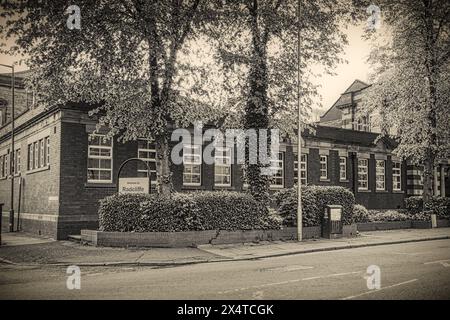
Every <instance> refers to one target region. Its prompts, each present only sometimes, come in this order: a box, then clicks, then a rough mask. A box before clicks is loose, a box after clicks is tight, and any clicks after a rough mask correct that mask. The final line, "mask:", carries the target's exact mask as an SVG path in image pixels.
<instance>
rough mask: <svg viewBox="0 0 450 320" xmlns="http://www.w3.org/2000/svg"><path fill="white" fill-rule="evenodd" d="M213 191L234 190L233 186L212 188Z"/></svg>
mask: <svg viewBox="0 0 450 320" xmlns="http://www.w3.org/2000/svg"><path fill="white" fill-rule="evenodd" d="M213 189H214V190H236V188H235V187H233V186H214V187H213Z"/></svg>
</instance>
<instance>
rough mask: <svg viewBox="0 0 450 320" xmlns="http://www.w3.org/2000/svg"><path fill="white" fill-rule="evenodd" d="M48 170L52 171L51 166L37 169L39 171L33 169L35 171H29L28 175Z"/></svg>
mask: <svg viewBox="0 0 450 320" xmlns="http://www.w3.org/2000/svg"><path fill="white" fill-rule="evenodd" d="M46 170H50V166H49V165H48V166H45V167H41V168H37V169H33V170H28V171H27V174H33V173H36V172H41V171H46Z"/></svg>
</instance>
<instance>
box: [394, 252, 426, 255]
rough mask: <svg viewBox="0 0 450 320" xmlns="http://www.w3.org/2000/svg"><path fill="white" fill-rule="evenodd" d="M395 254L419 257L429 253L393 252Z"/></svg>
mask: <svg viewBox="0 0 450 320" xmlns="http://www.w3.org/2000/svg"><path fill="white" fill-rule="evenodd" d="M392 253H393V254H403V255H407V256H418V255H421V254H427V253H429V252H414V253H410V252H392Z"/></svg>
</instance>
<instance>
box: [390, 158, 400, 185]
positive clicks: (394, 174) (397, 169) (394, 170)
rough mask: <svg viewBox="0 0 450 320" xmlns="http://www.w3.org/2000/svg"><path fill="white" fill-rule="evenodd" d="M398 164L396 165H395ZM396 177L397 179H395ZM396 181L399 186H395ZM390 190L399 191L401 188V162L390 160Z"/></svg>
mask: <svg viewBox="0 0 450 320" xmlns="http://www.w3.org/2000/svg"><path fill="white" fill-rule="evenodd" d="M396 165H398V167H397V166H396ZM397 179H398V181H396V180H397ZM397 183H398V185H399V188H397V187H396V184H397ZM392 190H393V191H401V190H402V164H401V162H398V161H394V162H392Z"/></svg>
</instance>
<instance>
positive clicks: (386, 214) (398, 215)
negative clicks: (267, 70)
mask: <svg viewBox="0 0 450 320" xmlns="http://www.w3.org/2000/svg"><path fill="white" fill-rule="evenodd" d="M410 219H411V217H410V216H409V215H407V214H405V213H403V212H400V211H397V210H387V211H376V210H371V211H369V222H388V221H406V220H410Z"/></svg>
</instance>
